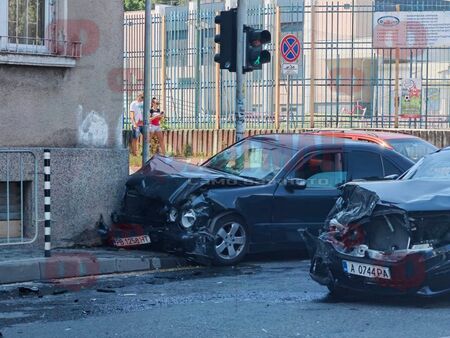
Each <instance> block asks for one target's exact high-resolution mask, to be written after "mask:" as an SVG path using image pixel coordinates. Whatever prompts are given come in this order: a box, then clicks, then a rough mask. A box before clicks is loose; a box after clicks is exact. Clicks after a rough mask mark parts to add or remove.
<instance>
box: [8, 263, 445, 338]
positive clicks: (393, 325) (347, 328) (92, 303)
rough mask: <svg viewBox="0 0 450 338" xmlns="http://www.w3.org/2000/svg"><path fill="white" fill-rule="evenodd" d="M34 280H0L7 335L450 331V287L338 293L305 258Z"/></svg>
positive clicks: (350, 334) (290, 334)
mask: <svg viewBox="0 0 450 338" xmlns="http://www.w3.org/2000/svg"><path fill="white" fill-rule="evenodd" d="M79 282H81V283H82V287H81V289H80V286H79V284H78V283H79ZM27 286H36V287H38V288H39V292H38V293H36V294H35V293H33V292H31V293H30V294H26V293H22V294H20V293H19V290H18V286H9V287H3V288H0V327H1V329H0V332H1V333H2V335H3V337H8V338H9V337H30V336H33V337H63V336H72V337H362V336H364V337H436V338H441V337H450V297H444V298H440V299H435V300H427V299H418V298H414V299H405V298H392V297H391V298H382V297H374V298H372V297H362V296H349V297H347V298H345V299H341V300H336V299H333V298H332V297H330V296H329V295H328V292H327V290H326V289H325V288H323V287H321V286H319V285H317V284H316V283H314V282H313V281H311V280H310V278H309V277H308V263H307V262H306V261H299V260H298V259H289V260H286V259H283V260H268V259H267V258H263V259H261V258H259V259H256V260H255V259H254V260H251V261H249V262H246V263H244V264H242V265H240V266H238V267H237V268H193V269H188V270H182V271H172V272H158V273H153V274H141V275H120V276H113V277H111V276H110V277H106V278H105V277H102V278H98V279H95V280H93V279H84V280H66V281H63V282H61V283H58V284H51V283H49V284H39V285H38V284H27ZM0 337H1V335H0Z"/></svg>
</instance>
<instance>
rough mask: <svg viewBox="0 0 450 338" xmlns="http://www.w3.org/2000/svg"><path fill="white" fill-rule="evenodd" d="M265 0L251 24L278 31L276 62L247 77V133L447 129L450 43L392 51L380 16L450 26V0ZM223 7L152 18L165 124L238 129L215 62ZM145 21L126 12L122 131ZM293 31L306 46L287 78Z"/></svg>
mask: <svg viewBox="0 0 450 338" xmlns="http://www.w3.org/2000/svg"><path fill="white" fill-rule="evenodd" d="M258 2H259V1H251V0H249V6H248V7H249V8H248V16H247V22H248V24H249V25H251V26H255V27H264V28H265V29H268V30H269V31H271V32H272V43H271V44H270V45H269V46H268V49H269V50H270V51H271V54H272V62H271V63H270V64H268V65H264V67H263V70H262V71H255V72H253V73H250V74H247V76H246V79H245V86H246V107H245V111H246V126H247V129H261V128H267V129H268V128H270V129H273V128H279V129H286V128H292V129H293V128H310V127H312V126H314V127H316V128H317V127H319V128H323V127H333V128H335V127H345V128H348V127H366V128H367V127H369V128H370V127H371V128H394V127H398V128H440V129H442V128H445V129H448V128H450V47H449V45H448V44H447V45H445V44H444V46H437V45H434V44H431V43H428V42H429V41H427V42H426V43H421V44H416V45H413V46H407V47H400V48H395V47H394V46H392V45H390V43H389V42H386V41H385V43H384V44H383V43H381V44H380V41H378V40H377V38H376V36H375V35H376V30H377V26H376V23H377V19H378V18H379V17H383V16H385V14H386V13H392V12H394V13H395V12H397V13H403V14H402V15H404V14H405V13H410V14H411V15H413V16H419V14H420V13H431V14H432V15H434V13H442V14H439V15H443V16H444V20H443V21H444V22H445V21H447V22H450V3H449V2H446V1H442V0H397V1H392V0H349V1H339V0H337V1H326V0H316V1H315V3H316V5H315V6H311V1H309V0H308V1H304V2H303V1H298V0H277V1H274V3H275V5H273V4H272V5H265V6H261V5H257V6H255V5H254V3H258ZM259 3H260V2H259ZM223 6H224V5H223V4H210V5H202V9H201V11H200V13H197V12H196V11H192V10H190V9H189V8H188V7H170V8H166V9H164V11H160V12H158V11H157V12H155V13H154V15H153V19H152V41H153V43H152V88H151V95H152V96H157V97H159V98H160V101H161V104H162V109H163V110H165V112H166V116H167V119H166V122H165V123H166V126H167V127H168V128H171V129H175V128H186V129H200V128H205V129H206V128H208V129H211V128H216V129H220V128H233V127H234V124H233V120H234V113H233V112H234V104H235V100H234V95H235V85H236V82H235V74H231V73H229V72H228V71H221V70H220V69H219V68H218V65H217V64H215V63H214V61H213V60H214V54H215V53H216V52H217V50H216V46H215V44H214V35H215V34H216V33H217V31H216V30H217V27H216V25H215V24H214V17H215V15H216V14H217V12H218V11H219V10H221V9H223ZM386 15H387V14H386ZM144 24H145V22H144V13H143V12H130V13H126V16H125V21H124V28H125V55H124V67H125V71H124V80H125V82H124V93H125V95H124V128H125V129H128V128H129V127H130V125H129V119H128V107H129V104H130V103H131V101H132V100H133V97H134V96H135V95H136V93H137V92H138V91H142V89H143V61H144V59H143V57H144ZM312 33H314V34H312ZM286 34H294V35H296V36H297V37H298V38H299V39H300V41H301V42H302V54H301V57H300V59H299V72H298V74H296V75H294V76H291V77H290V78H289V79H288V78H287V76H286V75H283V73H282V71H281V70H280V69H281V64H282V62H283V61H282V58H281V56H280V51H279V49H280V48H279V44H280V41H281V39H282V38H283V36H284V35H286ZM408 34H409V33H408ZM313 37H314V39H313V40H312V38H313ZM430 38H431V37H430ZM405 39H408V36H407V34H406V35H405ZM411 78H415V79H417V80H418V81H419V82H420V100H419V101H418V103H417V104H418V108H417V114H416V116H411V114H404V113H403V114H402V112H401V111H400V108H401V107H400V106H401V105H400V104H399V97H400V96H401V94H402V93H401V91H402V89H401V85H402V82H403V81H406V80H408V79H411ZM277 121H279V124H278V125H277Z"/></svg>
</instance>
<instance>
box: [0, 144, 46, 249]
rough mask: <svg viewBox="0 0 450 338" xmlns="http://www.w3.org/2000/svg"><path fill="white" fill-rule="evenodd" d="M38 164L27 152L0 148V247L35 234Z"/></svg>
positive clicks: (25, 241) (28, 239)
mask: <svg viewBox="0 0 450 338" xmlns="http://www.w3.org/2000/svg"><path fill="white" fill-rule="evenodd" d="M37 184H38V164H37V159H36V155H35V154H34V153H32V152H30V151H25V150H24V151H21V150H0V246H4V245H18V244H31V243H33V242H34V241H36V239H37V236H38V208H37V206H38V203H37V201H38V197H37V191H38V189H37Z"/></svg>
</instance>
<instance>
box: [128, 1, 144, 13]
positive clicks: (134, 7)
mask: <svg viewBox="0 0 450 338" xmlns="http://www.w3.org/2000/svg"><path fill="white" fill-rule="evenodd" d="M123 7H124V9H125V10H126V11H139V10H143V9H145V0H124V2H123Z"/></svg>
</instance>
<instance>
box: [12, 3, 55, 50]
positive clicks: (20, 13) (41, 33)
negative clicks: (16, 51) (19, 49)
mask: <svg viewBox="0 0 450 338" xmlns="http://www.w3.org/2000/svg"><path fill="white" fill-rule="evenodd" d="M45 2H46V0H8V40H9V43H15V44H24V45H44V39H45V13H46V11H45Z"/></svg>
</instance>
